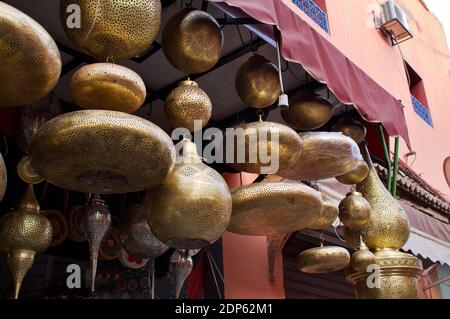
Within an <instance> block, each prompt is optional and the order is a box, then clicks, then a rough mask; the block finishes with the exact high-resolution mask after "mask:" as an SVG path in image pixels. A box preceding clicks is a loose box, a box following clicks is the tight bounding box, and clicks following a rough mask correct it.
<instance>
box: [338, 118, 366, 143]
mask: <svg viewBox="0 0 450 319" xmlns="http://www.w3.org/2000/svg"><path fill="white" fill-rule="evenodd" d="M333 130H334V131H336V132H341V133H342V134H344V135H347V136H348V137H351V138H352V139H354V140H355V142H356V143H358V144H359V143H361V142H362V141H364V138H365V137H366V133H367V130H366V127H365V126H364V125H363V124H361V123H360V122H358V121H356V120H354V119H352V118H351V117H348V116H344V117H343V118H342V119H340V120H339V122H337V123H336V124H335V125H334V126H333Z"/></svg>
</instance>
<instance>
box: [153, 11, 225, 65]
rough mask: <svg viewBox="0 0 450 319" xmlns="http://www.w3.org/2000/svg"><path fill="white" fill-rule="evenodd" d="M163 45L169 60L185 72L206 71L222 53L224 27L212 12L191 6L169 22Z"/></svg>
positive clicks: (163, 36) (165, 29) (162, 41)
mask: <svg viewBox="0 0 450 319" xmlns="http://www.w3.org/2000/svg"><path fill="white" fill-rule="evenodd" d="M161 45H162V49H163V51H164V54H165V56H166V58H167V60H169V62H170V64H172V65H173V66H174V67H175V68H177V69H178V70H180V71H181V72H184V73H185V74H196V73H202V72H206V71H208V70H210V69H211V68H212V67H213V66H214V65H215V64H216V63H217V62H218V61H219V59H220V57H221V55H222V48H223V34H222V29H221V28H220V26H219V24H218V23H217V21H216V20H215V19H214V18H213V17H212V16H211V15H210V14H209V13H207V12H205V11H201V10H195V9H192V8H187V9H184V10H181V11H180V12H178V13H177V14H175V15H174V16H173V17H172V18H170V20H169V21H168V22H167V24H166V26H165V28H164V30H163V33H162V39H161Z"/></svg>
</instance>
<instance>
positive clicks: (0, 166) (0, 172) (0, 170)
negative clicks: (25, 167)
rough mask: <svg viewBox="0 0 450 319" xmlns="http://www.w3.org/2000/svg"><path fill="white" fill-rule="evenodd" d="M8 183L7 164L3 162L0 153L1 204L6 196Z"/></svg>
mask: <svg viewBox="0 0 450 319" xmlns="http://www.w3.org/2000/svg"><path fill="white" fill-rule="evenodd" d="M7 183H8V178H7V175H6V166H5V162H4V161H3V156H2V154H1V153H0V202H1V201H2V199H3V196H4V195H5V191H6V185H7Z"/></svg>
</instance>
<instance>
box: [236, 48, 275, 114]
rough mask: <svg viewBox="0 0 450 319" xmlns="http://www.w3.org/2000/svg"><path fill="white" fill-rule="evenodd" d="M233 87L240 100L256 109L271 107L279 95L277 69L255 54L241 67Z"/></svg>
mask: <svg viewBox="0 0 450 319" xmlns="http://www.w3.org/2000/svg"><path fill="white" fill-rule="evenodd" d="M235 86H236V90H237V92H238V94H239V97H240V98H241V100H242V101H243V102H244V103H245V104H246V105H248V106H250V107H253V108H257V109H261V108H265V107H268V106H271V105H272V104H274V103H275V102H276V101H277V99H278V97H279V96H280V94H281V85H280V77H279V75H278V68H277V67H276V66H275V64H273V63H272V62H270V61H269V60H267V59H266V58H264V57H263V56H261V55H257V54H255V55H253V56H252V57H251V58H250V59H249V60H248V61H247V62H245V63H244V64H243V65H242V66H241V68H240V69H239V71H238V73H237V75H236V82H235Z"/></svg>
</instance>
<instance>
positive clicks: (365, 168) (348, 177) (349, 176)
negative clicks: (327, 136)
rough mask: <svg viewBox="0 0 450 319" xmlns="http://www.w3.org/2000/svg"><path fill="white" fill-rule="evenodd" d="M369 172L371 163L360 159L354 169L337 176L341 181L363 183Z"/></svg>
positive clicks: (347, 183)
mask: <svg viewBox="0 0 450 319" xmlns="http://www.w3.org/2000/svg"><path fill="white" fill-rule="evenodd" d="M368 174H369V165H367V163H366V162H365V161H358V162H357V163H356V166H355V168H354V169H352V170H351V171H350V172H348V173H345V174H344V175H341V176H336V179H337V180H338V182H339V183H342V184H346V185H355V184H359V183H361V182H362V181H363V180H364V179H365V178H366V177H367V175H368Z"/></svg>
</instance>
